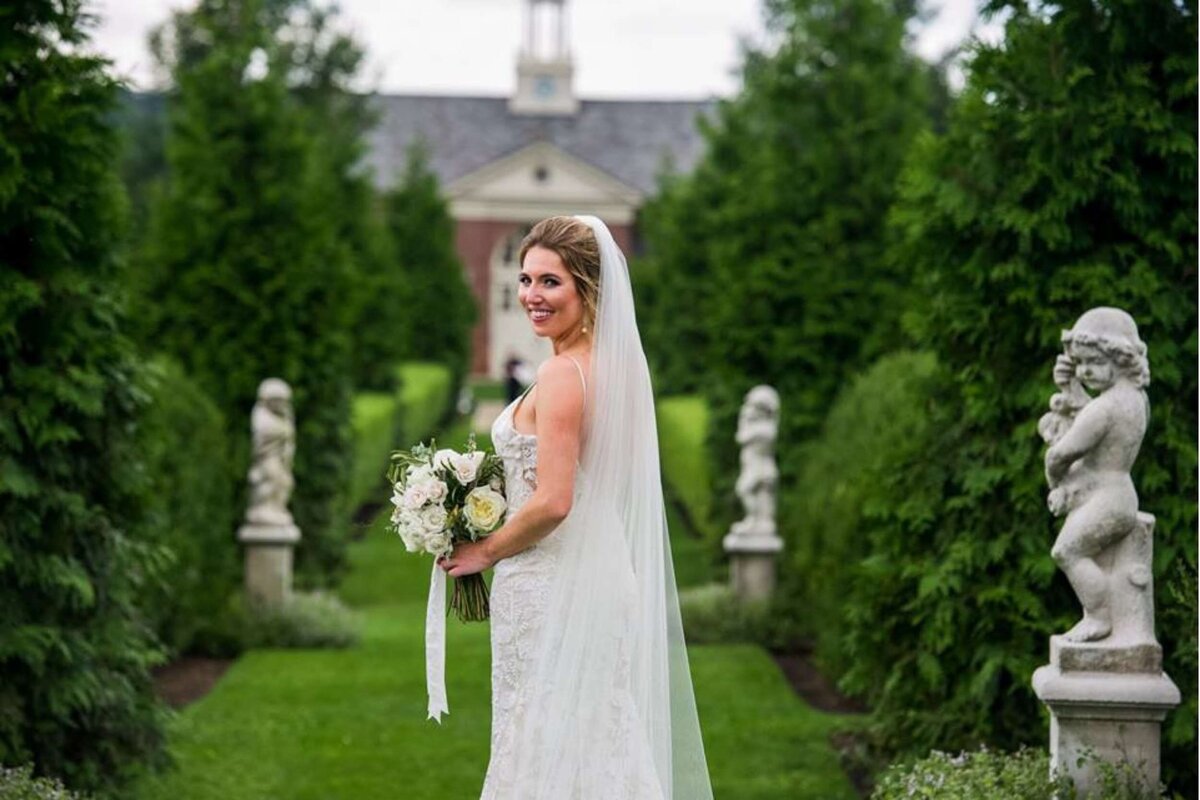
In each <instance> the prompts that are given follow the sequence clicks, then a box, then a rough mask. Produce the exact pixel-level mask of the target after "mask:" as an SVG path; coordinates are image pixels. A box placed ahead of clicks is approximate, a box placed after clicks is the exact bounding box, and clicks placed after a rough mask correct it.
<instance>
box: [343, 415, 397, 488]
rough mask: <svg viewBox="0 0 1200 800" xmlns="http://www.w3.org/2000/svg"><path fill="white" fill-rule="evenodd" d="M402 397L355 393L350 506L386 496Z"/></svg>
mask: <svg viewBox="0 0 1200 800" xmlns="http://www.w3.org/2000/svg"><path fill="white" fill-rule="evenodd" d="M400 409H401V405H400V398H399V396H398V395H397V394H396V393H386V392H360V393H358V394H356V395H355V396H354V421H353V427H354V472H353V474H352V475H351V483H350V508H351V509H352V510H353V509H357V508H358V507H359V506H360V505H362V504H363V503H366V502H369V501H371V500H379V499H381V498H382V492H383V487H384V486H385V483H386V482H385V480H384V479H385V476H386V473H387V468H388V464H389V463H390V462H389V461H388V456H389V455H390V454H391V451H392V450H394V449H395V448H396V438H397V437H396V435H397V434H398V433H399V431H400V416H401V412H400Z"/></svg>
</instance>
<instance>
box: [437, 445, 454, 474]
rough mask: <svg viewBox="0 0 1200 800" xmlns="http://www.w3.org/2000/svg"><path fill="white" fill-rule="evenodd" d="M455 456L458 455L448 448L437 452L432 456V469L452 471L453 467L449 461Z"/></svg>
mask: <svg viewBox="0 0 1200 800" xmlns="http://www.w3.org/2000/svg"><path fill="white" fill-rule="evenodd" d="M456 455H458V453H457V452H456V451H454V450H451V449H450V448H446V449H444V450H438V451H437V452H436V453H434V454H433V466H434V469H441V468H442V467H447V468H449V469H453V467H452V466H451V465H450V464H451V462H450V459H452V458H454V457H455V456H456Z"/></svg>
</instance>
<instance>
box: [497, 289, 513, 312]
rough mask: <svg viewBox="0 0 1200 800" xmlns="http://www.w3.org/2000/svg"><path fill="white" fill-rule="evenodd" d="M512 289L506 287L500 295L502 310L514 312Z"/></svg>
mask: <svg viewBox="0 0 1200 800" xmlns="http://www.w3.org/2000/svg"><path fill="white" fill-rule="evenodd" d="M512 307H513V304H512V287H511V286H505V287H504V291H503V292H502V293H501V294H500V310H501V311H512Z"/></svg>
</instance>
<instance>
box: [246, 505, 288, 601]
mask: <svg viewBox="0 0 1200 800" xmlns="http://www.w3.org/2000/svg"><path fill="white" fill-rule="evenodd" d="M238 541H239V542H242V543H243V544H244V545H245V546H246V567H245V570H246V575H245V587H246V595H247V597H249V598H250V600H251V602H253V603H255V604H258V605H261V606H265V607H279V606H282V605H284V604H285V603H287V601H288V599H289V598H290V597H291V594H292V549H293V548H294V547H295V544H296V542H298V541H300V529H299V528H297V527H296V526H295V525H294V524H289V525H264V524H261V523H250V522H248V523H246V524H245V525H243V526H242V527H241V528H239V529H238Z"/></svg>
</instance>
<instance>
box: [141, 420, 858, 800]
mask: <svg viewBox="0 0 1200 800" xmlns="http://www.w3.org/2000/svg"><path fill="white" fill-rule="evenodd" d="M444 443H445V444H446V445H450V446H453V442H452V441H451V437H449V436H448V437H446V439H444ZM385 522H386V512H385V515H381V516H380V517H379V518H378V519H377V520H376V521H375V523H374V524H373V525H372V526H371V528H370V529H369V530H368V531H367V533H366V535H365V537H364V538H363V539H362V541H360V542H357V543H356V544H354V545H353V546H352V548H351V551H350V557H351V564H352V567H351V573H350V576H349V578H348V579H347V581H346V583H345V584H344V585H343V587H342V589H341V595H342V597H343V598H344V599H345V600H346V601H347V602H348V603H350V604H351V605H353V606H355V607H356V608H357V609H359V611H360V614H361V617H362V623H363V637H362V641H361V643H360V644H359V645H358V646H357V647H355V648H352V649H348V650H341V651H331V650H325V651H316V650H314V651H303V650H288V651H284V650H256V651H252V652H249V653H247V654H246V655H244V656H243V657H242V658H241V659H239V660H238V661H237V662H236V663H235V664H234V665H233V666H232V667H231V668H230V670H229V671H228V672H227V673H226V674H225V676H224V678H222V680H221V681H220V683H219V684H218V685H217V686H216V688H215V689H214V690H213V692H212V693H211V694H209V695H208V696H207V697H205V698H204V699H202V700H200V701H199V702H197V703H196V704H194V705H192V706H189V707H188V708H187V709H185V710H184V711H183V712H182V713H181V714H180V715H179V717H178V718H177V719H176V720H175V722H174V724H173V725H172V728H171V731H170V735H171V743H172V746H171V749H172V752H173V754H174V755H175V757H176V759H177V762H178V769H177V770H176V771H174V772H172V773H170V774H168V775H165V776H162V777H159V778H155V779H151V780H147V781H145V782H144V783H143V784H141V786H140V787H139V791H138V793H137V797H138V798H139V800H192V799H193V798H194V799H195V800H250V798H254V799H255V800H258V799H260V798H261V799H263V800H266V799H267V798H271V799H274V798H280V799H284V798H286V799H287V800H318V799H319V800H343V799H344V800H376V799H377V798H378V799H380V800H382V799H383V798H387V799H388V800H469V799H471V798H477V797H478V796H479V790H480V787H481V786H482V782H483V774H484V771H485V769H486V767H487V758H488V738H489V727H490V720H491V708H490V696H491V692H490V663H491V657H490V650H489V642H488V627H487V625H486V624H482V625H480V624H476V625H463V624H460V623H458V622H456V621H453V620H451V621H450V622H449V624H448V635H447V649H448V656H447V669H446V685H447V692H448V694H449V698H450V714H449V715H448V716H447V717H444V718H443V721H442V724H441V725H440V726H439V725H438V724H436V723H434V722H432V721H429V720H426V715H425V703H426V697H425V670H424V618H425V596H426V593H427V591H428V579H429V570H430V569H431V567H432V564H431V562H430V560H429V559H428V558H424V557H416V556H413V555H409V554H407V553H405V552H404V547H403V546H402V545H401V543H400V541H399V540H398V539H397V538H396V537H395V536H394V535H393V534H390V533H388V532H387V530H386V529H385V527H384V523H385ZM689 652H690V657H691V664H692V675H693V679H694V681H695V686H696V695H697V705H698V706H699V711H700V719H701V725H702V727H703V731H704V740H705V746H706V748H707V751H708V759H709V767H710V772H711V775H712V778H713V786H714V791H715V794H716V797H717V798H718V800H784V798H787V800H797V799H803V798H813V800H816V799H817V798H819V799H820V800H840V799H841V798H847V800H849V798H853V797H854V794H853V792H852V790H851V789H850V786H849V783H848V781H847V780H846V778H845V775H844V774H843V773H842V771H841V770H840V768H839V766H838V763H837V759H836V756H835V754H834V753H833V751H832V749H831V748H830V746H829V743H828V739H829V733H830V731H832V730H833V729H835V728H837V727H840V726H843V725H844V724H845V722H844V721H843V720H841V719H839V718H838V717H836V716H832V715H828V714H823V713H820V712H817V711H814V710H813V709H811V708H809V707H808V706H807V705H805V704H804V703H803V702H802V701H801V700H800V699H798V698H797V697H796V696H795V694H794V693H793V692H792V690H791V688H790V687H789V686H788V685H787V683H786V681H785V679H784V678H783V676H782V674H781V673H780V671H779V669H778V668H777V667H776V666H775V664H774V662H773V661H772V660H771V658H770V657H769V655H768V654H767V653H766V652H764V651H763V650H762V649H760V648H758V647H754V646H748V645H736V646H735V645H729V646H705V647H692V648H690V649H689ZM513 800H520V798H514V799H513ZM679 800H687V799H686V798H680V799H679Z"/></svg>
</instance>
